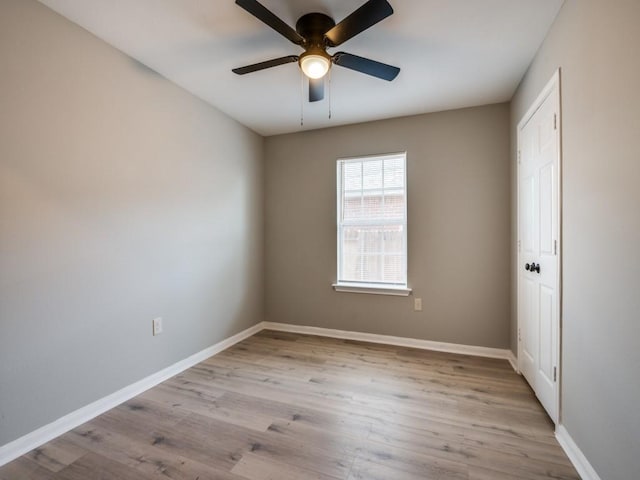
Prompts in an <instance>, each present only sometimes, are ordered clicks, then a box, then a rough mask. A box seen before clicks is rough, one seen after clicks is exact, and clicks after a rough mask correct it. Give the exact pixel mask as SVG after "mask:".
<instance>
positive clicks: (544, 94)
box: [515, 68, 562, 426]
mask: <svg viewBox="0 0 640 480" xmlns="http://www.w3.org/2000/svg"><path fill="white" fill-rule="evenodd" d="M554 91H557V93H558V95H557V99H558V103H557V105H556V111H557V120H556V121H557V128H556V136H557V141H558V159H557V160H558V171H557V175H558V182H557V190H558V191H557V194H558V205H557V212H556V214H557V217H556V218H557V219H558V220H557V221H558V229H557V232H558V238H557V242H558V245H557V255H556V262H557V265H556V266H557V272H558V274H557V276H556V277H557V278H556V289H557V290H556V291H557V298H558V301H557V302H556V303H557V305H556V315H557V319H558V322H557V332H556V335H555V338H556V345H554V346H553V348H554V349H555V353H556V359H557V373H556V375H557V376H556V379H557V380H556V381H557V385H556V395H555V406H556V412H557V416H558V418H557V422H556V426H557V425H560V424H561V418H562V409H561V406H562V403H561V398H560V397H561V391H562V388H561V386H562V97H561V94H562V89H561V75H560V69H559V68H558V69H557V70H556V71H555V72H554V74H553V76H552V77H551V79H550V80H549V81H548V82H547V84H546V85H545V87H544V88H543V89H542V91H541V92H540V94H539V95H538V97H537V98H536V99H535V101H534V102H533V103H532V104H531V106H530V107H529V108H528V110H527V113H525V114H524V115H523V117H522V119H521V120H520V122H518V127H517V131H516V138H517V143H516V145H517V149H516V179H515V181H516V229H517V230H516V312H517V313H516V314H517V327H518V331H517V332H516V333H517V341H518V350H517V354H518V358H517V365H518V373H520V372H521V371H522V370H521V366H520V360H521V359H522V352H521V350H522V342H521V340H520V339H521V336H520V329H521V327H522V313H521V311H522V310H521V309H522V306H521V301H520V272H519V270H518V269H519V268H520V245H521V243H520V146H521V138H520V136H521V131H522V129H523V128H524V126H525V125H526V124H527V122H529V120H531V118H532V117H533V115H534V114H535V113H536V112H537V111H538V109H539V108H540V106H542V104H543V103H544V101H545V100H546V99H547V98H548V97H549V95H550V94H551V93H552V92H554Z"/></svg>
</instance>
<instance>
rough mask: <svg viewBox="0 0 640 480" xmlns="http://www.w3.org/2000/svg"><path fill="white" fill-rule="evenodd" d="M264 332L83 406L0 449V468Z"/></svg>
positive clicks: (217, 346)
mask: <svg viewBox="0 0 640 480" xmlns="http://www.w3.org/2000/svg"><path fill="white" fill-rule="evenodd" d="M262 329H263V326H262V323H259V324H257V325H254V326H253V327H250V328H248V329H246V330H243V331H242V332H240V333H237V334H236V335H233V336H232V337H229V338H227V339H225V340H222V341H221V342H218V343H216V344H215V345H212V346H210V347H208V348H205V349H204V350H202V351H200V352H198V353H195V354H193V355H191V356H190V357H188V358H185V359H184V360H180V361H179V362H177V363H174V364H173V365H171V366H169V367H167V368H164V369H162V370H160V371H159V372H156V373H154V374H152V375H149V376H148V377H145V378H143V379H142V380H139V381H137V382H135V383H132V384H131V385H128V386H126V387H124V388H122V389H120V390H118V391H117V392H114V393H112V394H110V395H107V396H106V397H103V398H101V399H99V400H96V401H95V402H93V403H90V404H89V405H86V406H84V407H82V408H79V409H78V410H75V411H73V412H71V413H69V414H67V415H65V416H64V417H62V418H59V419H58V420H55V421H53V422H51V423H49V424H48V425H45V426H43V427H40V428H38V429H37V430H34V431H33V432H30V433H27V434H26V435H24V436H22V437H20V438H18V439H17V440H14V441H12V442H10V443H7V444H5V445H2V446H0V467H1V466H2V465H5V464H7V463H9V462H10V461H12V460H15V459H16V458H18V457H20V456H21V455H24V454H25V453H27V452H30V451H31V450H33V449H34V448H37V447H39V446H41V445H43V444H45V443H47V442H49V441H51V440H53V439H54V438H56V437H58V436H60V435H62V434H63V433H66V432H68V431H69V430H72V429H74V428H76V427H78V426H80V425H82V424H83V423H85V422H88V421H89V420H91V419H93V418H95V417H97V416H98V415H100V414H102V413H104V412H106V411H107V410H110V409H112V408H114V407H117V406H118V405H120V404H121V403H123V402H126V401H127V400H130V399H131V398H133V397H135V396H136V395H140V394H141V393H142V392H144V391H146V390H149V389H150V388H152V387H155V386H156V385H158V384H159V383H162V382H164V381H165V380H167V379H169V378H171V377H173V376H175V375H177V374H179V373H181V372H183V371H184V370H186V369H187V368H190V367H193V366H194V365H196V364H198V363H200V362H202V361H203V360H206V359H207V358H209V357H211V356H213V355H215V354H216V353H219V352H221V351H223V350H226V349H227V348H229V347H231V346H232V345H235V344H236V343H238V342H241V341H242V340H244V339H245V338H248V337H250V336H252V335H254V334H256V333H258V332H259V331H260V330H262Z"/></svg>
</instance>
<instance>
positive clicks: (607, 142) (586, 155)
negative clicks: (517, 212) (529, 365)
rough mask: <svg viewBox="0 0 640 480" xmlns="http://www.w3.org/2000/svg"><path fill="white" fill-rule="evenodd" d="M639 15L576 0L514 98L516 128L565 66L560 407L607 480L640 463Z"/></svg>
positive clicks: (635, 473)
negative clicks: (539, 93)
mask: <svg viewBox="0 0 640 480" xmlns="http://www.w3.org/2000/svg"><path fill="white" fill-rule="evenodd" d="M638 22H640V2H638V1H637V0H626V1H624V0H617V1H615V2H603V1H601V0H600V1H596V0H567V1H566V2H565V4H564V7H563V8H562V10H561V12H560V14H559V16H558V18H557V20H556V22H555V24H554V26H553V27H552V29H551V31H550V33H549V36H548V37H547V39H546V40H545V42H544V45H543V46H542V48H541V50H540V52H539V53H538V55H537V57H536V59H535V61H534V62H533V64H532V66H531V68H530V70H529V72H528V73H527V75H526V76H525V78H524V80H523V82H522V84H521V86H520V87H519V89H518V91H517V94H516V96H515V98H514V100H513V102H512V132H513V134H515V128H516V124H517V122H518V121H519V120H520V118H521V117H522V115H523V114H524V113H525V111H526V109H527V107H528V106H529V104H530V103H531V102H532V101H533V100H534V99H535V97H536V96H537V94H538V92H539V91H540V90H541V89H542V88H543V86H544V85H545V84H546V82H547V81H548V80H549V78H550V77H551V75H552V74H553V72H554V71H555V69H556V68H558V67H561V68H562V114H563V120H562V129H563V169H564V171H563V174H564V178H563V184H562V187H563V201H562V208H563V215H564V219H563V229H562V233H563V236H564V247H563V255H564V257H563V260H564V261H563V275H564V280H563V294H564V302H563V309H562V315H563V323H564V329H563V341H562V346H563V357H562V361H563V370H562V413H561V416H562V423H564V425H565V427H566V428H567V430H568V431H569V433H570V434H571V436H572V437H573V439H574V440H575V441H576V443H577V444H578V446H579V447H580V449H581V450H582V452H583V453H584V454H585V455H586V456H587V458H588V459H589V461H590V463H591V464H592V465H593V466H594V467H595V469H596V470H597V472H598V473H599V475H600V477H601V478H602V479H603V480H605V479H606V480H629V479H631V478H639V474H640V456H639V455H638V453H639V451H640V413H638V405H640V380H639V379H640V376H639V375H640V374H639V373H638V372H640V348H638V339H639V338H640V313H639V312H640V295H639V292H640V288H639V287H640V255H639V254H638V248H639V246H640V211H639V206H640V187H639V186H638V185H639V182H640V135H639V133H640V91H639V90H638V88H639V86H640V55H638V46H639V45H640V28H638ZM514 162H515V156H514V157H513V158H512V165H513V164H514ZM514 320H515V317H514ZM512 348H514V350H515V343H514V344H513V345H512Z"/></svg>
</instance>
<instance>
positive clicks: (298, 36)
mask: <svg viewBox="0 0 640 480" xmlns="http://www.w3.org/2000/svg"><path fill="white" fill-rule="evenodd" d="M236 4H237V5H239V6H240V7H242V8H243V9H245V10H246V11H247V12H249V13H250V14H251V15H253V16H254V17H256V18H257V19H258V20H261V21H262V22H264V23H266V24H267V25H268V26H270V27H271V28H273V29H274V30H275V31H276V32H278V33H279V34H280V35H282V36H284V37H285V38H287V39H288V40H289V41H291V42H293V43H295V44H296V45H299V46H300V47H302V48H303V49H304V52H303V53H302V54H300V55H287V56H286V57H280V58H274V59H272V60H267V61H265V62H260V63H255V64H253V65H247V66H245V67H240V68H234V69H233V70H232V71H233V72H234V73H236V74H238V75H244V74H246V73H251V72H256V71H258V70H264V69H265V68H271V67H276V66H278V65H284V64H286V63H292V62H298V64H299V65H300V69H301V70H302V72H303V73H304V74H305V75H306V76H307V77H309V101H310V102H317V101H319V100H322V99H323V98H324V76H325V75H326V73H327V72H328V71H329V69H330V68H331V65H332V64H336V65H338V66H340V67H345V68H349V69H351V70H355V71H357V72H361V73H365V74H367V75H371V76H373V77H377V78H381V79H383V80H387V81H391V80H393V79H394V78H396V77H397V76H398V73H400V69H399V68H398V67H393V66H391V65H387V64H385V63H380V62H376V61H375V60H370V59H368V58H364V57H359V56H357V55H352V54H350V53H345V52H337V53H334V54H333V55H330V54H329V53H327V48H332V47H337V46H338V45H341V44H342V43H344V42H346V41H347V40H349V39H351V38H353V37H355V36H356V35H358V34H359V33H362V32H363V31H364V30H366V29H367V28H369V27H372V26H373V25H375V24H376V23H378V22H380V21H381V20H384V19H385V18H387V17H388V16H390V15H391V14H392V13H393V8H391V5H389V2H387V0H369V1H368V2H366V3H365V4H364V5H362V6H361V7H360V8H358V9H357V10H355V11H354V12H353V13H351V15H349V16H348V17H347V18H345V19H344V20H342V21H341V22H340V23H338V24H337V25H336V22H335V21H334V20H333V19H332V18H331V17H329V16H328V15H325V14H323V13H307V14H306V15H303V16H301V17H300V18H299V19H298V21H297V22H296V29H295V30H294V29H293V28H291V27H290V26H289V25H287V24H286V23H285V22H284V21H282V20H281V19H280V18H278V17H277V16H276V15H275V14H273V13H272V12H271V11H269V10H268V9H267V8H266V7H264V6H263V5H262V4H260V3H259V2H257V1H256V0H236Z"/></svg>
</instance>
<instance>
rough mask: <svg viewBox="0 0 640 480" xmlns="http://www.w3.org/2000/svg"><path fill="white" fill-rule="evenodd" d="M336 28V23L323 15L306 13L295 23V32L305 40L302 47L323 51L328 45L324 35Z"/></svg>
mask: <svg viewBox="0 0 640 480" xmlns="http://www.w3.org/2000/svg"><path fill="white" fill-rule="evenodd" d="M335 26H336V22H335V21H334V20H333V18H331V17H330V16H328V15H325V14H324V13H317V12H313V13H307V14H306V15H303V16H301V17H300V18H299V19H298V21H297V22H296V31H297V32H298V33H299V34H300V35H301V36H302V37H304V39H305V43H304V45H303V47H304V48H305V50H307V49H310V48H314V47H316V48H322V49H325V48H326V47H327V46H328V45H327V43H326V40H325V36H324V34H325V33H327V32H328V31H329V30H331V29H332V28H333V27H335Z"/></svg>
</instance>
